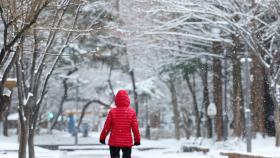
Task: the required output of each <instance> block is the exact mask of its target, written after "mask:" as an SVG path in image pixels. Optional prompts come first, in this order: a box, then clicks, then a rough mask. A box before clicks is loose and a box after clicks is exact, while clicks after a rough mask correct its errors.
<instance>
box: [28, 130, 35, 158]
mask: <svg viewBox="0 0 280 158" xmlns="http://www.w3.org/2000/svg"><path fill="white" fill-rule="evenodd" d="M34 131H35V130H34V129H33V128H32V127H30V128H29V136H28V152H29V158H35V150H34Z"/></svg>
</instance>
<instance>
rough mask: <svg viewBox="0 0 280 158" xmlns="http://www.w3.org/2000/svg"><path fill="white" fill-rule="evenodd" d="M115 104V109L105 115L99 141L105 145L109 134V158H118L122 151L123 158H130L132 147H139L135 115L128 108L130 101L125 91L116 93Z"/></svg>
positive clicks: (138, 133)
mask: <svg viewBox="0 0 280 158" xmlns="http://www.w3.org/2000/svg"><path fill="white" fill-rule="evenodd" d="M115 104H116V108H112V109H111V110H110V111H109V113H108V115H107V118H106V121H105V124H104V127H103V130H102V132H101V134H100V139H99V141H100V143H102V144H105V139H106V136H107V135H108V134H109V132H110V138H109V143H108V144H109V146H110V155H111V158H120V150H122V153H123V156H122V157H123V158H131V149H132V146H133V145H140V132H139V128H138V121H137V117H136V113H135V111H134V110H133V109H132V108H131V107H130V99H129V96H128V93H127V92H126V91H125V90H120V91H118V93H117V95H116V97H115ZM131 131H132V132H131ZM132 133H133V138H134V141H133V140H132Z"/></svg>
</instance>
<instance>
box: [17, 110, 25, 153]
mask: <svg viewBox="0 0 280 158" xmlns="http://www.w3.org/2000/svg"><path fill="white" fill-rule="evenodd" d="M19 119H20V126H19V128H20V129H19V150H18V157H19V158H26V145H27V129H26V122H25V121H24V117H23V113H22V112H21V111H20V110H19Z"/></svg>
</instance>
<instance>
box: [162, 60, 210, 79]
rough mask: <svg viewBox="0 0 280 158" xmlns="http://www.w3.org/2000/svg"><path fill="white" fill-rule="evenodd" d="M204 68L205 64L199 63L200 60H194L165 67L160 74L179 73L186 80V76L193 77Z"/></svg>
mask: <svg viewBox="0 0 280 158" xmlns="http://www.w3.org/2000/svg"><path fill="white" fill-rule="evenodd" d="M206 67H207V64H204V63H202V62H201V61H200V59H198V58H195V59H192V60H189V61H186V62H184V63H177V64H169V65H165V66H163V67H162V70H161V71H160V74H163V73H176V72H177V73H178V72H181V73H182V74H183V77H184V78H186V76H187V75H193V74H195V73H197V72H198V71H199V70H203V69H205V68H206Z"/></svg>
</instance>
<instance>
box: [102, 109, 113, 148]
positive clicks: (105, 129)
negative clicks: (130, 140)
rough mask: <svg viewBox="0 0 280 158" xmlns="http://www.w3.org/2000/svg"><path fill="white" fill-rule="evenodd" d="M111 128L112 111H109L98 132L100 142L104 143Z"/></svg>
mask: <svg viewBox="0 0 280 158" xmlns="http://www.w3.org/2000/svg"><path fill="white" fill-rule="evenodd" d="M111 128H112V113H111V111H110V112H109V114H108V116H107V119H106V121H105V124H104V127H103V130H102V132H101V134H100V138H99V141H100V143H102V144H105V139H106V136H107V135H108V133H109V132H110V130H111Z"/></svg>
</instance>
